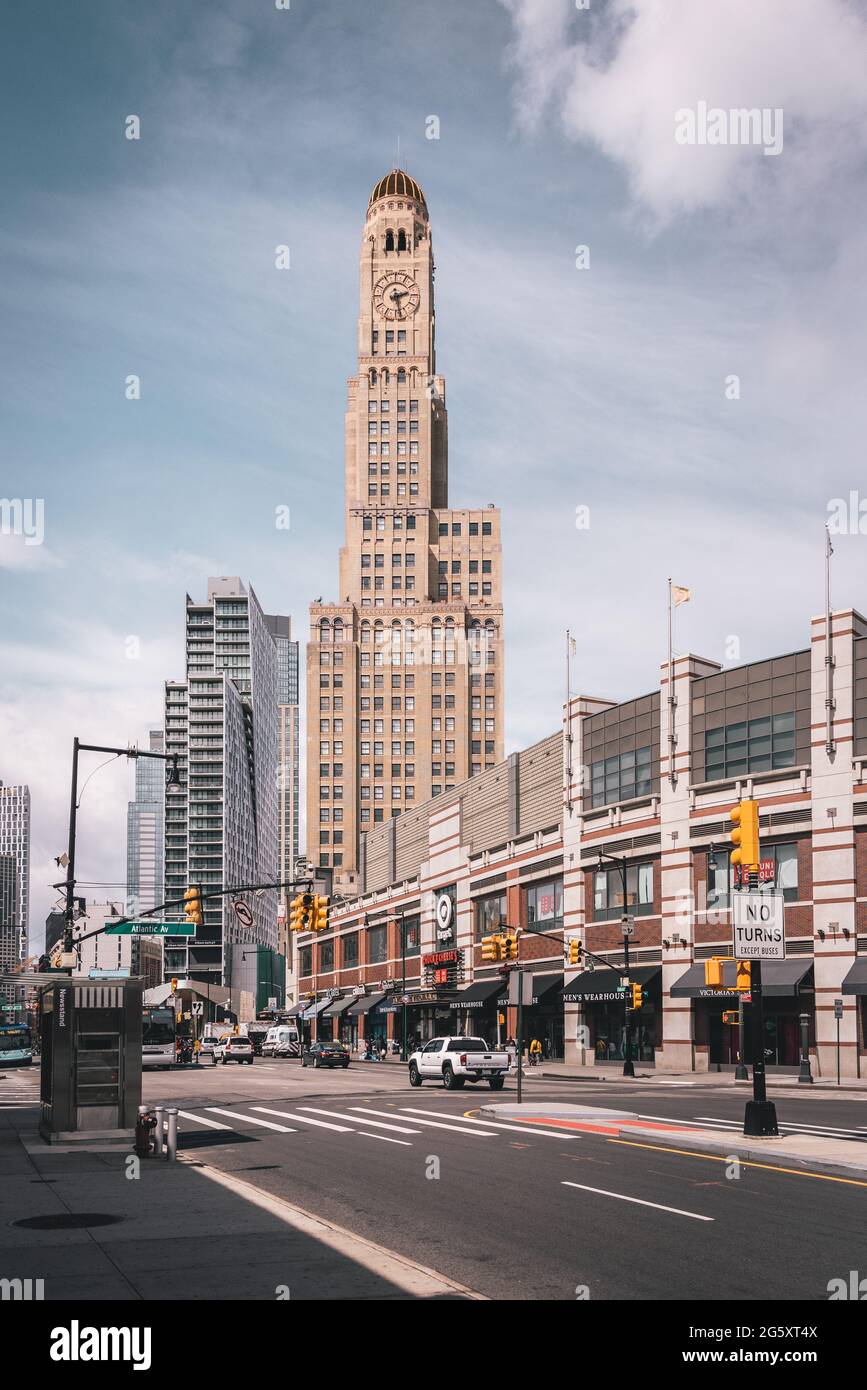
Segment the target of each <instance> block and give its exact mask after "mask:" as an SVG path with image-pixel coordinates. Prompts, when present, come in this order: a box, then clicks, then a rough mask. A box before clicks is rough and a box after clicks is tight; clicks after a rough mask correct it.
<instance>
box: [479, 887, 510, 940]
mask: <svg viewBox="0 0 867 1390" xmlns="http://www.w3.org/2000/svg"><path fill="white" fill-rule="evenodd" d="M506 920H507V919H506V895H505V893H491V894H489V895H488V896H487V897H484V898H477V899H476V935H475V940H476V941H481V939H482V937H483V936H491V934H492V933H493V932H497V931H500V929H501V928H503V927H505V925H506Z"/></svg>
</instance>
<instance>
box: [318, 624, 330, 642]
mask: <svg viewBox="0 0 867 1390" xmlns="http://www.w3.org/2000/svg"><path fill="white" fill-rule="evenodd" d="M330 640H331V624H330V623H329V621H328V619H327V618H322V620H321V621H320V623H319V641H320V642H330Z"/></svg>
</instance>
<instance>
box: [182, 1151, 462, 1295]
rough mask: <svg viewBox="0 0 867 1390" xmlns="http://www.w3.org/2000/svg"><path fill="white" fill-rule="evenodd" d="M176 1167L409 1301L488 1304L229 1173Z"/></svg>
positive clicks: (195, 1165)
mask: <svg viewBox="0 0 867 1390" xmlns="http://www.w3.org/2000/svg"><path fill="white" fill-rule="evenodd" d="M178 1162H179V1163H183V1164H185V1165H186V1166H187V1167H189V1168H191V1169H192V1170H193V1172H195V1173H199V1174H200V1175H201V1176H202V1177H205V1178H208V1179H209V1180H210V1181H211V1182H215V1183H217V1184H218V1185H219V1186H220V1187H224V1188H226V1189H227V1191H229V1192H233V1193H234V1194H235V1196H236V1197H243V1198H244V1200H245V1201H247V1202H249V1203H250V1204H251V1205H252V1206H255V1207H259V1208H260V1209H261V1210H262V1211H266V1212H268V1214H269V1216H273V1217H275V1218H276V1219H277V1220H278V1221H282V1222H283V1223H284V1224H285V1225H287V1226H291V1227H292V1228H293V1229H294V1230H296V1231H299V1232H300V1233H301V1234H302V1235H304V1236H306V1237H307V1238H308V1239H311V1240H314V1241H316V1242H317V1243H318V1244H319V1245H320V1246H322V1247H324V1248H326V1249H330V1250H333V1251H334V1252H335V1253H336V1254H338V1255H340V1256H342V1257H343V1258H344V1259H346V1260H348V1261H350V1262H351V1263H352V1264H355V1265H359V1266H360V1267H361V1268H362V1269H365V1270H367V1271H368V1272H369V1273H370V1274H372V1275H373V1276H374V1277H375V1278H376V1279H377V1280H385V1281H386V1282H387V1283H389V1284H392V1285H393V1286H394V1287H395V1288H398V1289H401V1290H402V1291H403V1292H404V1293H406V1294H408V1295H409V1296H410V1297H411V1298H437V1297H439V1298H442V1297H443V1296H445V1295H448V1294H459V1295H461V1296H462V1297H463V1298H469V1299H473V1300H474V1301H478V1302H484V1303H487V1302H488V1301H489V1300H488V1298H487V1296H486V1295H485V1294H482V1293H476V1292H475V1290H474V1289H469V1288H467V1286H466V1285H465V1284H459V1283H458V1282H457V1280H455V1279H450V1278H449V1277H448V1275H445V1274H439V1273H438V1272H437V1270H435V1269H431V1268H430V1267H429V1266H428V1265H423V1264H419V1262H418V1261H417V1260H412V1259H410V1258H409V1257H408V1256H407V1255H401V1254H399V1253H398V1251H396V1250H389V1249H388V1247H387V1246H385V1245H378V1244H377V1243H376V1242H375V1241H372V1240H369V1239H368V1238H367V1237H366V1236H359V1235H356V1234H355V1233H354V1232H353V1231H349V1230H347V1229H346V1227H345V1226H338V1225H336V1224H335V1222H333V1221H325V1220H324V1219H323V1218H322V1217H321V1216H315V1215H314V1214H313V1212H310V1211H306V1210H305V1209H304V1208H303V1207H299V1206H296V1205H295V1204H294V1203H291V1202H287V1201H285V1200H284V1199H283V1198H281V1197H275V1196H273V1195H272V1194H271V1193H270V1192H265V1191H263V1189H262V1188H259V1187H256V1186H255V1184H253V1183H251V1182H247V1181H246V1180H245V1179H243V1178H238V1177H236V1176H235V1175H234V1174H233V1173H231V1174H230V1173H224V1172H223V1171H222V1170H221V1169H219V1168H212V1167H211V1166H210V1165H209V1164H207V1163H203V1162H202V1161H201V1159H199V1158H197V1159H196V1160H195V1163H193V1162H191V1160H190V1159H188V1158H187V1157H186V1156H185V1155H183V1154H178Z"/></svg>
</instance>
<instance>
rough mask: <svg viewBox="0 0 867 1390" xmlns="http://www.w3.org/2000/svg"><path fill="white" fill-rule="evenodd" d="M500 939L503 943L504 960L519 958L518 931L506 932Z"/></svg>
mask: <svg viewBox="0 0 867 1390" xmlns="http://www.w3.org/2000/svg"><path fill="white" fill-rule="evenodd" d="M500 940H501V941H502V943H503V960H517V959H518V933H517V932H516V931H509V932H505V933H504V935H503V936H501V938H500Z"/></svg>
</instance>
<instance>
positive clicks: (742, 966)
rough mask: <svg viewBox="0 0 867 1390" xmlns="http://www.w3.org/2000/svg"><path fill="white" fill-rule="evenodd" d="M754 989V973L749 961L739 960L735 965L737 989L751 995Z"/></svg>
mask: <svg viewBox="0 0 867 1390" xmlns="http://www.w3.org/2000/svg"><path fill="white" fill-rule="evenodd" d="M751 988H752V973H751V971H750V963H749V961H748V960H739V961H737V962H736V964H735V989H737V990H742V991H743V992H744V993H749V991H750V989H751Z"/></svg>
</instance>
